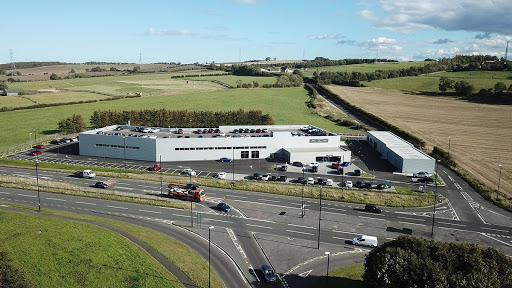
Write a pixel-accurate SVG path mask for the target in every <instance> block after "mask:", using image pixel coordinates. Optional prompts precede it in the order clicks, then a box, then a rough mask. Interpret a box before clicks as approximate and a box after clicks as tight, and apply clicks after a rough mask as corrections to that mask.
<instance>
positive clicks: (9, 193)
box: [0, 192, 11, 194]
mask: <svg viewBox="0 0 512 288" xmlns="http://www.w3.org/2000/svg"><path fill="white" fill-rule="evenodd" d="M0 194H11V193H9V192H0Z"/></svg>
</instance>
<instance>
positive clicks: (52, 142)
mask: <svg viewBox="0 0 512 288" xmlns="http://www.w3.org/2000/svg"><path fill="white" fill-rule="evenodd" d="M50 144H54V145H59V144H60V141H59V140H57V139H53V140H52V141H50Z"/></svg>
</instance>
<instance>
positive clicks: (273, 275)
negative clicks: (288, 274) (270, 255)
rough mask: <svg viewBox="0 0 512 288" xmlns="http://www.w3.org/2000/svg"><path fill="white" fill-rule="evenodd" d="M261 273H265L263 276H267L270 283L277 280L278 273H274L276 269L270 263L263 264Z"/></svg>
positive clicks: (266, 279) (266, 278)
mask: <svg viewBox="0 0 512 288" xmlns="http://www.w3.org/2000/svg"><path fill="white" fill-rule="evenodd" d="M261 273H263V276H264V277H265V281H266V282H269V283H274V282H276V280H277V277H276V273H274V270H273V269H272V267H270V265H268V264H263V265H262V266H261Z"/></svg>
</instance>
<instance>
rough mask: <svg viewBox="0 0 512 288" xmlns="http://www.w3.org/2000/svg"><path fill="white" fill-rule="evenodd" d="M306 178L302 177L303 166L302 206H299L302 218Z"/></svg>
mask: <svg viewBox="0 0 512 288" xmlns="http://www.w3.org/2000/svg"><path fill="white" fill-rule="evenodd" d="M305 181H306V179H305V178H304V167H302V206H301V207H302V208H301V214H302V217H303V218H304V212H305V211H304V210H306V209H304V189H305V188H306V182H305Z"/></svg>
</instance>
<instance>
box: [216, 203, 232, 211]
mask: <svg viewBox="0 0 512 288" xmlns="http://www.w3.org/2000/svg"><path fill="white" fill-rule="evenodd" d="M216 209H217V210H219V211H222V212H229V211H231V207H230V206H229V205H228V204H227V203H224V202H220V203H219V204H217V206H216Z"/></svg>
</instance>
